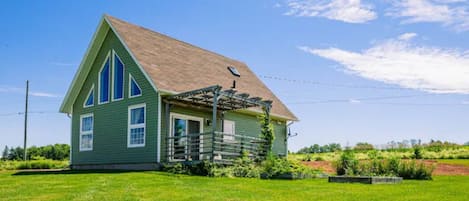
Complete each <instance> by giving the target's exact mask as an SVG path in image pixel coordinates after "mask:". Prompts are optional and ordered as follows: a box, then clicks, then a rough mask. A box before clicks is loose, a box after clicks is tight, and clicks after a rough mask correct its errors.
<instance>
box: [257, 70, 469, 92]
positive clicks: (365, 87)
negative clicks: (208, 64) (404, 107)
mask: <svg viewBox="0 0 469 201" xmlns="http://www.w3.org/2000/svg"><path fill="white" fill-rule="evenodd" d="M258 76H259V77H260V78H265V79H271V80H278V81H285V82H290V83H296V84H308V85H316V86H325V87H335V88H351V89H382V90H418V89H420V90H428V91H442V92H444V91H447V92H452V91H454V90H465V91H469V88H467V89H454V88H453V89H450V88H448V89H443V88H431V87H419V88H417V89H412V88H402V87H381V86H372V85H357V84H336V83H327V82H319V81H313V80H300V79H290V78H285V77H278V76H269V75H260V74H258Z"/></svg>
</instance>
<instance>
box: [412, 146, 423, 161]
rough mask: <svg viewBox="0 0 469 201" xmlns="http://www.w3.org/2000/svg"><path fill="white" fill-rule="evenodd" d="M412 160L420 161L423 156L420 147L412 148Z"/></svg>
mask: <svg viewBox="0 0 469 201" xmlns="http://www.w3.org/2000/svg"><path fill="white" fill-rule="evenodd" d="M413 158H415V159H422V158H423V156H422V147H420V146H415V147H414V156H413Z"/></svg>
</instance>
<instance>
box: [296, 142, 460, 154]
mask: <svg viewBox="0 0 469 201" xmlns="http://www.w3.org/2000/svg"><path fill="white" fill-rule="evenodd" d="M463 146H469V142H466V143H464V144H463V145H460V144H457V143H452V142H448V141H440V140H433V139H432V140H430V141H429V142H428V143H422V141H421V140H416V139H411V140H403V141H400V142H397V141H390V142H388V143H386V144H385V145H381V146H374V145H372V144H370V143H368V142H358V143H356V144H355V146H352V147H349V146H346V147H345V148H344V149H347V150H354V151H357V152H366V151H370V150H384V151H408V150H411V149H415V148H416V147H417V148H420V149H422V148H423V149H425V150H428V151H434V152H440V151H443V150H449V149H459V148H462V147H463ZM342 149H343V148H342V146H341V145H340V144H339V143H329V144H326V145H322V146H321V145H319V144H314V145H311V146H309V147H303V148H301V149H300V150H298V151H297V152H296V153H298V154H312V153H328V152H335V151H341V150H342Z"/></svg>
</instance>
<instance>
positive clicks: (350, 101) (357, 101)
mask: <svg viewBox="0 0 469 201" xmlns="http://www.w3.org/2000/svg"><path fill="white" fill-rule="evenodd" d="M348 102H349V103H350V104H360V103H361V102H362V101H360V100H357V99H349V101H348Z"/></svg>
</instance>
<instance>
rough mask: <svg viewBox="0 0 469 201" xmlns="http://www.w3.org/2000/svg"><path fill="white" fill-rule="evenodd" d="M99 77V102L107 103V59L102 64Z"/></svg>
mask: <svg viewBox="0 0 469 201" xmlns="http://www.w3.org/2000/svg"><path fill="white" fill-rule="evenodd" d="M99 76H100V83H99V87H100V94H99V102H101V103H102V102H108V101H109V59H108V60H107V61H106V64H104V67H103V70H102V71H101V74H100V75H99Z"/></svg>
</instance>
